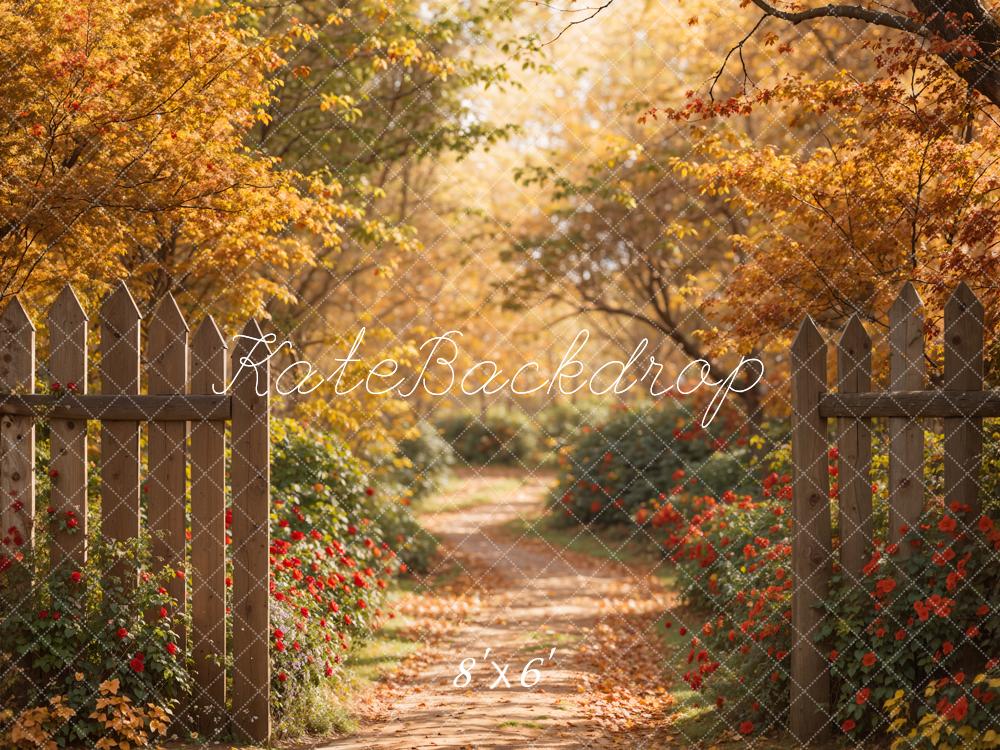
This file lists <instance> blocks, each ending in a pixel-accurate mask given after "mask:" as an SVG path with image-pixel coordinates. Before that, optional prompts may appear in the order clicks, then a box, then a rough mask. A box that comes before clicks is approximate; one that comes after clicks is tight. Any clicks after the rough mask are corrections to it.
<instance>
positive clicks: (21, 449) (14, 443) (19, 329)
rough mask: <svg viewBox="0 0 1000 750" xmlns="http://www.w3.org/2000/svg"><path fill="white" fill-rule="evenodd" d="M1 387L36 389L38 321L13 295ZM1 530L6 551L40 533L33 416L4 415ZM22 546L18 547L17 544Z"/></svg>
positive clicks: (0, 355) (4, 330) (3, 323)
mask: <svg viewBox="0 0 1000 750" xmlns="http://www.w3.org/2000/svg"><path fill="white" fill-rule="evenodd" d="M0 335H2V336H3V343H0V388H2V389H3V390H5V391H8V392H17V393H34V392H35V326H34V324H33V323H32V322H31V318H30V317H28V313H27V311H25V309H24V306H23V305H22V304H21V300H19V299H18V298H17V297H14V298H13V299H12V300H11V301H10V302H9V303H7V307H5V308H4V311H3V314H2V315H0ZM0 520H2V523H3V527H2V529H0V536H2V538H3V540H4V541H5V542H7V543H8V544H5V545H4V547H3V552H4V553H7V552H10V551H22V550H24V549H29V548H30V547H31V546H32V544H33V542H34V533H35V423H34V420H33V419H32V418H31V417H23V416H16V415H13V414H4V415H2V417H0ZM19 547H20V548H22V549H21V550H18V548H19Z"/></svg>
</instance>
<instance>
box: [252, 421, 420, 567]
mask: <svg viewBox="0 0 1000 750" xmlns="http://www.w3.org/2000/svg"><path fill="white" fill-rule="evenodd" d="M271 431H272V436H273V440H272V451H271V487H272V490H273V493H274V495H275V497H276V498H291V499H293V500H291V501H293V502H294V503H295V504H296V505H297V507H299V508H301V509H302V510H303V511H305V512H311V515H312V517H313V518H314V519H315V520H316V524H317V527H318V528H320V529H322V530H324V531H331V532H333V533H336V532H337V531H338V530H340V529H338V527H337V526H336V523H337V520H336V519H338V518H347V519H350V522H351V523H353V524H354V525H356V526H357V525H360V523H361V522H362V521H364V522H365V523H367V524H370V525H371V526H372V528H374V529H375V530H377V534H378V537H379V539H381V540H384V541H386V542H388V543H390V544H391V545H392V547H393V549H394V551H395V553H396V554H398V555H399V557H400V559H401V560H402V562H403V563H404V564H405V565H406V566H407V567H408V568H410V569H413V570H425V569H426V566H427V564H428V561H429V559H430V557H431V556H432V555H433V554H434V551H435V550H436V549H437V543H436V542H435V541H434V539H433V537H431V536H430V534H428V533H427V532H426V531H425V530H424V529H423V528H422V527H421V526H420V524H419V523H418V522H417V520H416V519H415V518H414V517H413V514H412V513H411V512H410V510H409V508H408V506H407V505H406V498H405V497H401V496H400V495H398V494H396V493H395V492H393V491H392V490H393V487H392V486H390V487H389V488H388V491H387V489H386V488H384V487H375V486H374V483H371V482H370V481H369V477H368V475H367V474H366V472H365V468H364V466H363V465H362V463H361V462H360V461H359V460H358V459H356V458H355V457H354V456H353V455H352V453H351V451H350V449H349V448H348V447H347V446H346V445H345V444H344V443H342V442H341V441H339V440H338V439H336V438H335V437H334V436H332V435H330V434H327V433H323V432H320V431H319V430H316V429H313V428H310V427H306V426H303V425H302V424H300V423H299V422H296V421H294V420H275V421H274V422H272V428H271ZM291 501H290V502H291ZM317 509H318V510H317ZM325 514H329V517H330V519H331V520H330V521H329V523H327V522H326V521H324V520H323V519H324V518H325V517H326V515H325ZM341 526H342V527H343V523H342V524H341Z"/></svg>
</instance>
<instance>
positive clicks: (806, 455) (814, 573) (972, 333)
mask: <svg viewBox="0 0 1000 750" xmlns="http://www.w3.org/2000/svg"><path fill="white" fill-rule="evenodd" d="M982 315H983V313H982V305H981V304H980V303H979V301H978V300H977V299H976V297H975V294H973V292H972V290H971V289H970V288H969V287H968V286H966V285H965V284H962V285H961V286H959V287H958V288H957V289H956V290H955V291H954V293H953V294H952V295H951V298H950V299H949V301H948V304H947V305H946V307H945V314H944V319H945V324H944V342H945V347H944V349H945V367H944V375H945V377H944V385H943V388H940V389H936V390H921V389H922V388H923V383H924V371H925V362H924V341H923V331H924V321H923V312H922V304H921V302H920V297H919V296H918V295H917V292H916V289H914V287H913V285H912V284H907V285H906V286H905V287H904V288H903V289H902V291H901V292H900V294H899V297H898V298H897V299H896V301H895V303H894V304H893V305H892V308H891V309H890V311H889V336H888V343H889V370H890V382H889V388H888V390H887V391H886V392H881V393H873V392H871V349H872V345H871V339H870V337H869V336H868V333H867V332H866V331H865V329H864V326H862V324H861V321H860V320H859V319H858V318H857V317H854V318H852V319H851V320H849V321H848V323H847V325H846V327H845V328H844V331H843V332H842V334H841V336H840V340H839V341H838V343H837V380H836V383H835V385H836V388H837V390H836V391H833V390H829V391H828V390H827V379H826V369H825V368H826V346H825V344H823V339H822V336H821V335H820V333H819V331H818V330H817V329H816V326H815V325H814V324H813V322H812V321H811V320H810V319H809V318H808V317H807V318H806V319H805V320H804V321H803V323H802V328H801V329H800V331H799V334H798V336H797V337H796V339H795V342H794V343H793V344H792V349H791V355H792V357H791V359H792V407H793V413H792V464H793V467H794V471H795V483H794V485H793V501H792V514H793V524H794V529H795V531H794V535H793V537H792V566H793V571H794V576H795V579H794V590H793V591H794V595H793V602H792V630H793V638H794V641H793V643H794V645H793V650H792V664H791V675H790V677H791V680H790V693H791V695H790V698H791V708H790V711H789V727H790V729H791V731H792V734H793V735H794V736H795V738H796V739H797V740H798V741H799V743H800V744H802V745H805V744H808V743H810V742H812V741H815V740H816V739H818V738H820V737H822V736H823V734H824V733H825V732H826V731H827V730H828V728H829V725H830V705H829V699H830V693H829V684H830V683H829V673H828V672H829V667H828V663H827V661H826V658H825V656H824V653H825V652H824V651H823V645H822V644H819V645H816V644H813V641H812V635H814V634H815V633H816V632H817V628H819V627H820V626H821V625H822V615H821V613H820V609H819V608H818V606H817V605H819V604H820V602H821V601H822V600H823V599H825V597H826V591H827V588H826V587H827V581H828V576H829V574H830V572H831V568H832V563H833V560H832V559H831V556H830V546H829V543H830V525H831V511H830V504H829V503H828V502H826V500H825V497H826V494H827V492H828V490H827V487H826V483H827V465H826V463H827V462H826V455H825V454H826V445H827V438H826V420H828V419H831V418H835V419H836V420H837V423H838V424H837V433H836V434H837V447H838V452H839V463H838V468H839V471H838V476H839V479H840V482H841V483H840V485H839V488H838V491H837V492H836V493H833V494H834V495H835V496H837V497H838V505H839V515H838V520H839V526H840V529H839V531H840V545H841V546H840V559H841V563H842V565H843V567H844V569H845V570H846V571H847V572H848V573H849V574H854V575H857V573H858V570H859V569H860V567H862V566H863V564H864V562H863V561H866V560H867V559H868V558H869V556H870V555H871V552H872V542H873V540H872V538H871V535H872V494H873V493H872V488H871V485H870V484H869V483H870V476H869V475H870V471H871V462H872V430H871V427H870V426H869V422H870V421H871V420H873V419H885V420H886V421H887V431H888V433H889V446H888V453H889V492H888V505H889V515H890V519H891V521H890V523H891V524H894V526H893V527H891V528H890V530H889V531H890V540H891V541H895V540H898V539H899V538H900V536H901V532H900V527H901V526H904V525H912V524H914V523H916V522H917V520H918V519H919V517H920V514H921V513H922V512H923V510H924V483H923V471H924V461H923V442H924V434H923V429H924V428H923V425H922V423H921V421H920V420H921V419H924V418H941V419H942V422H943V425H944V432H945V489H944V497H945V499H946V500H948V501H958V502H962V503H965V504H967V505H970V506H972V507H973V508H976V507H978V500H977V494H978V492H977V490H978V479H979V477H978V473H979V471H980V470H981V461H982V442H981V421H982V419H983V418H985V417H1000V391H984V390H983V369H982V367H983V317H982ZM908 548H909V545H906V544H904V545H900V547H899V548H898V552H897V554H899V555H905V554H906V553H907V551H908Z"/></svg>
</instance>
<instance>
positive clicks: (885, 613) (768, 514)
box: [637, 451, 1000, 747]
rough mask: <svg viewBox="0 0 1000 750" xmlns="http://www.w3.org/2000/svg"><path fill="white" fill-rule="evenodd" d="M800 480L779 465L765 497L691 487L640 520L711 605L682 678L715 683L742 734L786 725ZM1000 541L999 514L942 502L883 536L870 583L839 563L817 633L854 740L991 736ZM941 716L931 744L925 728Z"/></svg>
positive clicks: (999, 635)
mask: <svg viewBox="0 0 1000 750" xmlns="http://www.w3.org/2000/svg"><path fill="white" fill-rule="evenodd" d="M836 458H837V455H836V452H835V451H831V454H830V460H831V464H832V463H833V462H834V461H835V460H836ZM833 473H834V472H833V471H831V474H833ZM790 482H791V477H790V476H788V475H787V474H786V475H778V474H777V473H772V474H770V475H769V476H768V477H766V478H765V480H764V483H763V488H762V490H761V492H760V493H757V497H759V499H757V497H755V496H749V495H745V496H737V495H735V494H734V493H732V492H729V493H725V494H724V495H723V496H722V497H721V498H719V499H715V498H711V497H699V496H690V495H687V494H683V493H681V494H678V495H676V496H674V497H670V498H668V499H665V500H663V501H661V502H660V503H658V504H656V505H655V507H654V508H653V509H651V510H650V511H649V513H648V515H645V516H643V517H642V518H637V520H641V521H642V522H644V523H648V524H650V525H652V526H654V527H659V528H661V529H662V530H663V531H664V532H665V533H666V538H665V540H664V544H665V551H666V554H667V555H668V556H669V557H670V559H671V560H673V561H674V562H675V563H676V565H677V569H678V574H679V580H680V582H681V583H682V585H683V592H684V595H685V598H686V600H687V602H688V603H689V604H691V605H692V606H693V607H694V608H695V609H696V611H699V612H701V613H703V616H704V622H703V625H702V626H701V628H700V630H699V631H697V632H693V633H692V634H691V635H692V637H691V641H690V646H689V650H688V654H687V660H688V664H689V665H690V666H689V668H688V670H687V671H686V672H685V674H684V679H685V681H687V682H688V684H689V685H690V686H691V687H692V688H694V689H696V690H705V691H707V692H710V693H712V694H714V695H715V696H716V699H717V705H718V706H719V707H720V708H722V707H723V706H725V707H726V710H729V711H731V712H732V716H733V717H734V718H733V721H732V722H731V723H732V725H733V726H737V722H738V721H739V722H740V723H739V726H738V731H740V732H742V733H744V734H749V733H754V732H758V731H761V730H765V729H767V728H768V727H770V726H772V725H780V724H781V723H783V722H784V720H785V717H786V715H787V711H788V697H789V685H788V677H789V668H790V656H789V654H790V650H791V648H790V647H791V628H790V619H791V594H792V582H791V568H790V562H791V560H790V557H791V543H790V539H791V536H790V535H791V531H792V528H791V524H792V520H791V507H790V500H791V484H790ZM831 494H832V496H833V498H834V500H835V499H836V487H834V488H833V489H832V493H831ZM834 518H836V510H835V509H834ZM998 550H1000V529H998V527H997V525H996V524H995V522H994V521H993V520H992V519H991V517H990V516H988V515H985V514H978V515H974V514H972V513H971V512H970V511H969V509H968V507H967V506H965V505H963V504H961V503H951V504H950V505H948V506H944V505H943V504H942V503H940V502H938V503H937V504H932V506H931V507H930V508H929V509H928V511H927V512H926V513H925V514H924V515H923V517H922V518H921V520H920V522H919V524H917V526H916V527H915V528H913V529H907V530H906V535H905V537H904V538H903V540H902V541H901V543H900V544H899V545H897V546H889V545H886V544H884V543H876V546H875V549H874V550H873V552H872V556H871V558H870V560H869V561H868V563H867V564H866V565H865V567H864V571H863V577H862V581H861V582H860V584H858V583H856V582H854V581H852V580H850V579H849V578H848V577H847V576H845V575H844V574H842V573H841V572H840V571H839V570H838V569H837V567H836V566H834V576H833V579H832V585H831V593H830V596H829V597H828V599H827V600H826V602H825V604H824V606H825V608H826V611H827V617H826V618H825V620H824V626H823V628H822V629H821V631H820V632H819V633H818V635H817V638H818V641H819V642H820V643H821V644H822V647H823V648H824V649H825V650H827V651H828V653H829V657H830V661H831V673H832V677H833V686H834V696H835V707H834V710H835V719H836V723H837V725H838V726H839V727H840V728H841V731H843V732H844V733H846V734H848V735H849V736H850V737H851V738H853V739H854V740H855V741H862V740H865V739H867V738H870V737H872V736H879V735H884V734H886V733H893V732H904V731H910V732H914V734H913V735H909V734H907V735H906V736H907V737H910V736H912V737H916V738H917V741H915V742H914V744H913V746H914V747H920V746H923V745H921V744H920V742H924V741H926V744H927V745H928V746H937V742H938V740H940V741H941V742H944V743H945V744H949V745H951V746H967V745H968V743H969V742H970V741H971V740H970V738H979V737H982V736H984V735H983V733H984V732H986V731H987V730H988V729H989V728H990V726H991V722H994V723H995V713H996V710H997V690H996V689H995V686H993V683H992V682H991V680H995V677H994V676H992V672H994V671H995V670H996V667H997V656H998V655H1000V614H998V607H997V606H996V598H997V592H998V591H1000V566H998V565H997V557H996V555H997V552H998ZM904 552H905V553H906V554H903V553H904ZM977 675H982V676H980V677H978V679H977ZM899 691H902V692H903V695H904V696H905V699H906V701H907V702H908V706H909V708H907V711H906V712H905V716H904V715H903V712H901V710H899V708H898V706H899V704H900V702H901V701H902V700H903V698H901V697H899V695H898V693H899ZM928 694H932V695H933V700H931V699H929V698H928V697H927V696H928ZM892 701H894V702H892ZM736 717H739V719H737V718H736ZM911 722H912V723H913V724H914V725H915V726H914V727H911V726H910V724H911ZM931 726H933V727H934V728H935V731H936V734H934V736H935V737H936V738H938V739H935V740H934V742H931V741H930V740H929V739H927V738H926V737H924V735H923V734H922V733H921V732H922V729H921V728H924V729H926V728H927V727H931ZM928 731H929V730H928ZM928 736H929V735H928ZM977 741H978V740H977ZM907 746H909V745H907Z"/></svg>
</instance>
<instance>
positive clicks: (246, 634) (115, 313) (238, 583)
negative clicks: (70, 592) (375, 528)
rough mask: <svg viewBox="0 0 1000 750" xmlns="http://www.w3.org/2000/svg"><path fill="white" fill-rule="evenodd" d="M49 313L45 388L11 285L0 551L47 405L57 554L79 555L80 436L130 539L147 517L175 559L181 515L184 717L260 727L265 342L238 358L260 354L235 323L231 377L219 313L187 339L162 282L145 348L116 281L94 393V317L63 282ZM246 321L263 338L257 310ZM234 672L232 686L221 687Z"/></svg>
mask: <svg viewBox="0 0 1000 750" xmlns="http://www.w3.org/2000/svg"><path fill="white" fill-rule="evenodd" d="M47 322H48V326H47V327H48V333H49V352H50V354H49V371H48V373H47V377H48V378H50V379H51V382H49V384H48V385H49V386H50V387H49V388H47V389H46V391H47V392H46V393H43V394H35V393H34V384H35V362H34V357H35V329H34V326H33V325H32V323H31V320H30V318H29V317H28V315H27V313H26V312H25V308H24V306H23V305H22V304H21V301H20V300H18V299H16V298H15V299H12V300H11V302H10V303H8V305H7V306H6V307H5V308H4V309H3V311H2V312H0V333H2V334H3V337H2V341H0V488H2V489H0V491H2V507H0V512H2V516H3V526H4V536H5V537H7V541H8V542H9V544H8V545H5V546H4V547H3V549H0V555H4V556H5V557H4V558H3V559H2V560H0V562H2V563H3V564H4V565H7V564H10V562H11V559H10V558H11V557H13V555H12V554H11V553H10V552H9V550H10V549H14V550H16V549H17V548H18V546H22V547H25V548H27V547H28V545H30V544H31V543H32V531H33V528H34V508H35V488H34V479H35V473H34V453H33V451H34V429H35V428H34V423H35V421H36V420H40V419H41V420H47V421H48V423H49V425H50V433H51V435H52V438H51V444H52V457H51V462H50V464H49V467H48V471H49V475H50V477H51V483H52V499H51V511H52V515H51V516H50V517H49V520H50V522H51V527H52V531H53V534H52V543H51V544H52V546H51V547H50V549H49V552H50V554H51V556H52V559H53V560H54V561H55V562H57V563H58V562H60V561H62V560H72V561H78V562H82V561H84V559H85V557H86V554H87V549H86V546H87V534H86V533H85V532H84V529H85V524H86V519H87V504H88V496H87V484H88V482H87V479H88V477H87V466H88V449H90V450H93V449H94V448H95V447H96V448H98V449H99V452H100V456H99V458H98V465H99V467H100V473H101V483H100V511H101V526H102V533H103V534H104V536H106V537H107V538H108V539H110V540H123V541H124V540H129V539H133V538H135V537H137V536H139V535H140V534H147V533H149V534H151V535H152V537H153V552H154V555H155V557H156V561H157V563H162V564H167V565H170V566H172V567H175V568H176V569H178V570H180V569H182V568H183V567H184V563H185V559H186V557H188V553H187V540H186V538H185V537H186V531H187V529H188V527H189V526H190V530H191V541H192V544H193V547H192V549H191V551H190V569H191V572H192V575H191V577H190V578H191V587H192V588H191V597H190V600H188V599H187V596H186V595H187V591H186V589H185V586H184V582H185V581H186V580H187V576H178V577H175V578H174V581H173V582H172V583H171V584H170V586H171V589H170V591H171V593H172V594H173V595H174V597H175V598H176V600H177V603H176V607H177V608H179V609H181V610H186V611H187V613H188V614H190V619H191V622H192V631H191V634H190V638H189V645H190V646H191V655H192V659H193V683H194V687H193V691H192V694H191V695H190V696H189V700H188V703H187V705H184V706H182V710H181V712H180V714H179V717H180V718H179V720H184V721H187V720H188V719H189V718H195V717H196V719H197V721H198V726H199V728H200V729H201V732H202V736H203V737H205V738H206V739H221V738H222V737H223V736H228V734H229V733H230V732H231V731H232V732H235V733H236V734H238V735H240V736H242V737H245V738H247V739H249V740H252V741H253V742H256V743H266V742H267V741H268V740H269V734H270V720H269V711H268V703H269V700H270V676H269V666H268V648H267V647H268V630H269V627H268V626H269V622H268V616H269V610H268V607H269V598H268V597H269V587H268V580H269V569H268V559H269V558H268V555H269V549H268V548H269V541H270V532H269V516H268V513H269V509H270V466H269V458H270V436H269V425H268V416H269V414H268V408H269V403H268V394H267V386H268V382H269V380H268V378H269V374H268V367H267V364H266V354H267V349H266V344H265V345H263V347H264V348H263V349H262V350H261V351H262V352H263V355H261V356H262V357H263V358H262V359H261V360H260V362H257V363H256V364H251V365H249V366H247V367H241V365H240V363H241V362H244V360H245V358H247V357H249V358H250V359H247V360H246V361H247V362H256V360H257V359H258V355H260V352H258V353H257V354H255V353H254V351H253V350H254V348H255V347H254V346H253V345H252V341H250V340H248V339H240V342H241V346H239V347H236V351H234V353H233V357H234V362H235V363H236V371H237V372H238V373H239V374H238V376H237V377H236V382H235V384H233V385H231V386H230V390H228V391H227V364H228V360H227V347H226V343H225V340H224V338H223V336H222V334H221V333H220V331H219V329H218V327H217V326H216V325H215V322H214V321H213V320H212V319H211V318H206V319H204V320H203V321H201V324H200V325H199V327H198V329H197V332H196V333H195V335H194V337H193V341H191V342H190V344H189V341H188V339H189V334H188V327H187V324H186V323H185V321H184V316H183V315H182V314H181V311H180V308H179V307H178V305H177V303H176V301H175V300H174V299H173V298H172V297H171V296H169V295H168V296H167V297H165V298H163V299H162V300H161V301H160V302H159V304H157V305H156V307H155V308H154V310H153V311H152V313H151V314H150V316H149V318H148V320H147V321H146V323H147V324H148V328H147V332H148V335H147V339H148V341H147V346H146V351H145V359H142V357H143V351H142V348H141V343H142V342H141V328H140V326H141V325H142V323H143V321H142V320H141V316H140V314H139V308H138V306H137V305H136V304H135V301H134V300H133V298H132V295H131V294H130V293H129V290H128V288H127V287H126V286H125V285H124V284H120V285H119V286H118V287H117V288H116V289H115V290H114V292H113V293H112V294H111V295H110V296H109V297H108V298H107V299H105V300H104V302H103V304H102V305H101V308H100V315H99V330H100V355H101V356H100V366H99V379H100V393H98V394H91V393H89V392H88V382H87V376H88V343H89V342H88V333H89V331H88V327H89V319H88V317H87V314H86V312H85V310H84V308H83V306H82V305H81V304H80V301H79V300H78V299H77V297H76V294H75V293H74V292H73V290H72V289H71V288H70V287H68V286H67V287H65V288H64V289H63V290H62V292H61V293H60V294H59V295H58V297H57V298H56V300H55V302H54V303H53V304H52V307H51V308H50V310H49V312H48V319H47ZM244 333H245V334H246V335H248V336H251V337H253V340H254V341H259V340H260V328H259V326H258V325H257V323H256V322H254V321H251V322H250V323H248V324H247V327H246V328H245V329H244ZM143 364H144V366H145V372H143ZM258 376H259V378H260V387H261V388H262V389H263V390H262V391H261V392H260V393H258V390H257V389H258ZM143 378H145V382H146V391H147V392H146V393H143V392H142V381H143ZM189 391H190V392H189ZM89 421H98V422H100V423H101V437H100V442H99V444H98V445H97V446H88V444H87V423H88V422H89ZM144 422H145V423H148V426H147V429H148V431H149V433H148V434H149V440H148V441H147V443H146V444H147V455H146V466H147V468H148V478H147V480H146V482H145V484H146V486H147V487H148V491H147V492H146V493H143V492H142V491H141V485H140V474H139V471H140V465H141V464H140V461H141V458H142V457H141V453H140V448H141V444H140V441H139V434H140V429H141V424H142V423H144ZM187 423H190V425H191V426H190V436H189V435H188V428H187V427H186V425H187ZM227 423H230V424H231V429H232V435H233V451H232V472H231V476H230V477H229V481H231V482H232V497H233V503H234V519H233V524H232V529H231V532H230V533H231V541H232V546H231V550H232V561H233V598H232V633H233V635H232V649H231V651H232V655H233V661H234V667H235V671H232V672H228V670H227V667H226V655H227V643H226V634H227V619H228V617H229V614H228V613H227V609H226V602H227V586H226V565H227V555H226V551H227V543H226V482H227V473H226V427H227ZM188 439H190V445H188ZM189 468H190V481H188V474H187V472H188V469H189ZM95 499H96V498H95ZM188 503H190V507H191V513H190V517H189V516H188V514H187V510H186V508H187V505H188ZM47 515H48V514H47ZM143 519H145V521H143ZM143 523H145V525H146V526H145V528H143V527H142V524H143ZM134 571H135V565H134V563H133V562H132V561H128V562H127V563H126V562H125V561H122V562H121V563H120V564H119V566H118V567H117V568H116V569H115V570H114V571H108V573H109V574H113V575H115V577H119V576H121V577H123V579H124V580H126V581H127V580H128V579H129V578H130V577H131V576H132V575H134ZM178 645H180V644H178ZM183 653H184V652H181V653H179V654H178V658H181V657H182V655H183ZM230 680H231V684H232V695H231V696H227V689H226V686H227V683H228V682H229V681H230ZM229 698H231V702H227V699H229Z"/></svg>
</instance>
